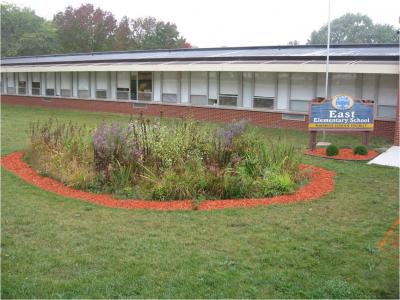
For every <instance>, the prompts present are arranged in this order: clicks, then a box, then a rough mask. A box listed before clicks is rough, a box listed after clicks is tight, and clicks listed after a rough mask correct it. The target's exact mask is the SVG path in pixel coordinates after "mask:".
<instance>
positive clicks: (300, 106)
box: [290, 100, 310, 112]
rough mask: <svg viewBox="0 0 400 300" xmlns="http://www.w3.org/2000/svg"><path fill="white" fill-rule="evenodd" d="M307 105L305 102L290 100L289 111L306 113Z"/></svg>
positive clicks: (307, 102)
mask: <svg viewBox="0 0 400 300" xmlns="http://www.w3.org/2000/svg"><path fill="white" fill-rule="evenodd" d="M309 103H310V101H307V100H290V110H292V111H301V112H308V106H309Z"/></svg>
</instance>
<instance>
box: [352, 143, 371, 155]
mask: <svg viewBox="0 0 400 300" xmlns="http://www.w3.org/2000/svg"><path fill="white" fill-rule="evenodd" d="M353 154H358V155H367V154H368V149H367V147H365V146H364V145H359V146H356V147H354V148H353Z"/></svg>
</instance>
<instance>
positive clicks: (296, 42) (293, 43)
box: [288, 40, 300, 46]
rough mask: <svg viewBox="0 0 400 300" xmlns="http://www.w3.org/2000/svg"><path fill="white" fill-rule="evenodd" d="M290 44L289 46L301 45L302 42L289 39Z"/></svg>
mask: <svg viewBox="0 0 400 300" xmlns="http://www.w3.org/2000/svg"><path fill="white" fill-rule="evenodd" d="M288 45H289V46H297V45H300V42H299V41H298V40H293V41H289V43H288Z"/></svg>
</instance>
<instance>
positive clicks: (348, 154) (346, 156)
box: [306, 148, 379, 160]
mask: <svg viewBox="0 0 400 300" xmlns="http://www.w3.org/2000/svg"><path fill="white" fill-rule="evenodd" d="M306 153H307V154H308V155H313V156H319V157H324V158H330V159H339V160H371V159H373V158H374V157H376V156H377V155H378V154H379V153H378V152H376V151H374V150H369V151H368V154H367V155H359V154H353V149H339V154H338V155H335V156H328V155H326V148H318V149H315V150H314V151H312V150H307V152H306Z"/></svg>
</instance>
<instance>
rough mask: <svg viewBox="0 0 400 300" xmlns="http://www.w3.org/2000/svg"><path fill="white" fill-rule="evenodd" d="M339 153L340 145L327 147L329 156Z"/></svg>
mask: <svg viewBox="0 0 400 300" xmlns="http://www.w3.org/2000/svg"><path fill="white" fill-rule="evenodd" d="M338 154H339V147H338V146H336V145H333V144H332V145H329V146H328V147H326V155H327V156H335V155H338Z"/></svg>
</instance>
